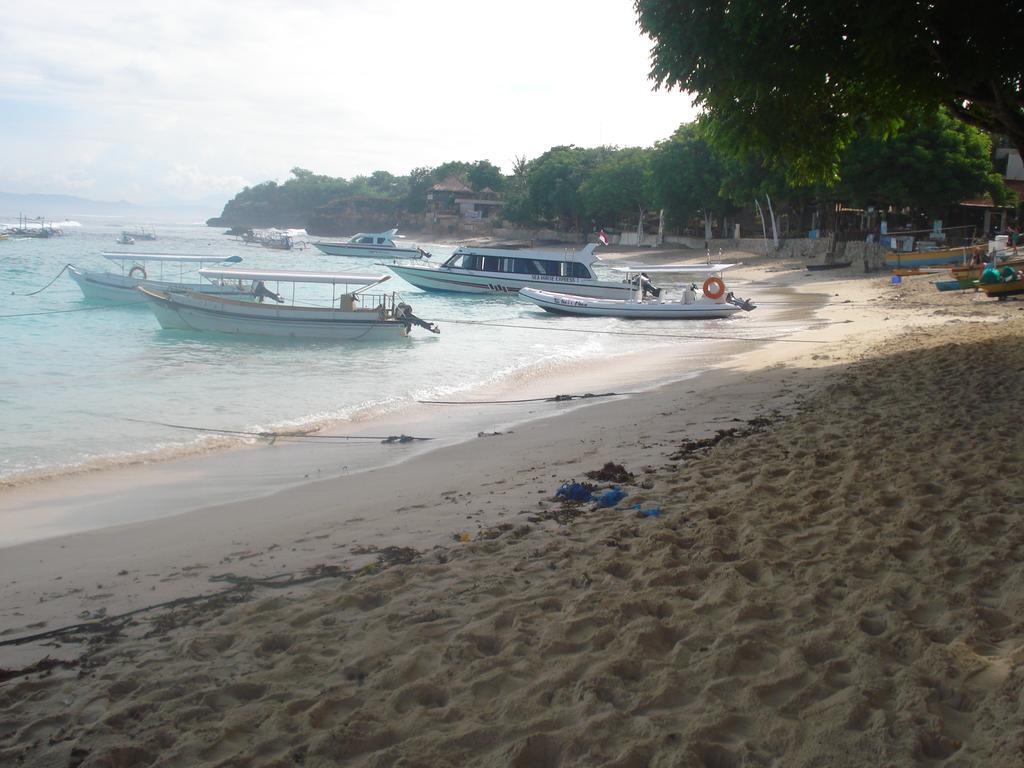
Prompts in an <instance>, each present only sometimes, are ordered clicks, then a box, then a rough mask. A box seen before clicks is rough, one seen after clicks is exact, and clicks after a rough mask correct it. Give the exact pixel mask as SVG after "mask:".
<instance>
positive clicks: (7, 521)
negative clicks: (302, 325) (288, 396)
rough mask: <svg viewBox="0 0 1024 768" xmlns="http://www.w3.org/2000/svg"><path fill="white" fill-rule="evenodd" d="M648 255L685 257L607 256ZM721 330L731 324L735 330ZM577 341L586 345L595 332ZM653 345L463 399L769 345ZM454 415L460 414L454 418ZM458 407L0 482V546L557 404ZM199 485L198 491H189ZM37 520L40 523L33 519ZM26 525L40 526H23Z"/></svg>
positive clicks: (385, 455) (386, 453)
mask: <svg viewBox="0 0 1024 768" xmlns="http://www.w3.org/2000/svg"><path fill="white" fill-rule="evenodd" d="M641 255H642V256H643V257H644V258H647V259H653V260H655V261H659V260H660V261H666V260H668V261H674V260H677V259H678V258H679V256H678V249H666V250H664V251H662V252H655V253H651V252H649V251H648V250H647V249H644V250H642V251H636V250H632V249H627V250H622V251H620V252H618V253H614V254H611V255H610V256H609V257H607V258H606V261H607V262H609V263H610V264H614V263H616V262H620V261H623V260H635V259H636V258H637V257H638V256H641ZM737 255H741V256H742V254H737ZM737 272H738V275H737V277H738V278H739V279H740V280H741V284H742V285H748V284H749V283H750V282H751V280H750V278H749V275H748V274H747V273H745V272H744V271H743V270H742V268H741V269H740V270H737ZM754 276H755V281H754V282H755V285H756V282H757V278H759V277H761V274H760V272H758V271H755V273H754ZM768 290H769V292H771V291H774V292H776V293H779V292H780V291H785V290H787V289H786V288H780V287H778V286H769V287H768ZM820 303H822V302H813V305H812V306H809V307H802V308H798V309H794V310H792V311H791V312H790V313H789V314H791V315H796V316H797V319H796V320H795V322H798V323H803V324H807V323H811V322H813V320H812V319H811V318H810V316H809V314H808V311H809V309H813V308H814V306H816V305H818V304H820ZM763 311H764V312H765V313H766V314H769V316H771V314H772V313H774V314H782V315H784V314H786V311H785V310H783V311H782V312H780V311H779V310H777V309H773V308H771V307H770V306H769V307H768V308H766V309H765V310H763ZM757 317H758V313H753V314H751V315H749V316H747V317H744V318H737V321H734V322H736V325H735V326H733V330H734V331H737V332H739V333H743V332H745V329H747V328H749V326H750V325H751V324H752V323H757ZM545 320H548V322H551V320H550V318H547V317H546V316H544V317H538V318H537V322H536V323H534V324H538V325H539V324H542V323H543V322H544V321H545ZM720 327H724V328H726V329H728V326H720ZM676 328H678V331H676V333H678V334H680V335H684V336H685V335H686V326H685V324H676ZM545 332H557V327H556V326H554V325H552V327H551V328H550V330H547V329H545ZM636 333H637V336H638V343H639V344H642V343H644V342H643V337H644V336H645V333H644V331H643V328H642V326H641V327H638V328H637V329H636ZM579 335H580V336H581V338H583V337H584V336H585V333H581V334H579ZM698 336H699V334H698ZM711 338H713V337H711V336H709V339H711ZM654 341H655V343H658V344H661V345H662V346H659V347H658V348H657V349H656V354H657V355H659V357H658V358H657V359H653V360H652V359H649V356H646V353H645V352H644V351H643V350H638V351H637V352H634V353H627V354H615V355H612V356H610V357H608V356H604V357H602V356H594V357H590V358H588V359H585V360H582V361H579V360H577V361H569V362H565V363H559V364H556V365H552V364H551V363H543V364H537V365H535V366H533V367H532V368H531V369H529V370H528V371H527V372H526V378H525V379H524V378H523V377H522V375H521V372H520V373H518V374H516V373H514V374H509V375H507V376H504V377H503V378H502V379H501V380H500V381H496V382H495V381H491V382H485V383H480V384H478V385H474V386H473V387H472V388H470V389H468V390H466V391H465V393H464V395H463V396H464V397H465V398H466V399H467V401H468V400H471V399H472V400H476V399H480V400H482V399H485V398H492V399H525V398H531V397H535V398H543V397H553V396H555V395H564V394H571V395H582V394H585V392H583V391H578V390H580V387H579V385H578V380H579V379H581V378H582V379H585V380H586V381H587V382H588V388H589V389H590V390H591V391H593V390H601V392H606V391H608V390H612V389H619V390H622V389H623V388H629V389H631V390H632V389H640V390H647V389H650V388H652V387H657V386H663V385H665V384H666V383H667V382H670V381H672V380H674V379H677V378H680V377H679V375H678V372H677V367H678V366H679V365H688V366H690V367H691V368H692V367H697V368H698V370H703V369H704V368H706V367H709V366H717V365H721V364H723V362H727V361H728V360H729V359H731V358H732V357H733V356H735V355H738V354H744V353H746V351H748V350H749V349H750V347H749V346H748V343H749V344H752V345H753V346H754V347H755V348H756V347H758V346H760V345H761V343H763V342H760V341H754V342H744V341H742V340H739V339H727V340H719V341H711V340H708V341H704V342H700V341H697V342H696V346H698V347H701V348H703V350H704V351H703V352H702V353H701V354H699V355H697V354H694V352H693V348H692V347H691V346H689V345H686V346H683V347H680V348H668V347H666V346H665V342H664V341H663V340H660V339H657V338H656V339H654ZM712 347H714V349H712ZM645 357H647V359H645ZM688 375H693V374H688ZM684 378H685V376H684ZM582 405H586V403H584V402H583V401H582V400H580V401H574V402H573V403H567V404H558V406H557V412H565V411H570V410H573V409H574V408H576V407H580V406H582ZM445 409H447V410H449V411H450V412H449V413H445V412H444V411H445ZM459 410H460V408H459V407H458V406H428V405H419V404H417V403H415V402H408V403H405V404H403V405H401V406H399V407H397V408H388V409H385V410H383V411H375V412H372V413H370V414H369V415H363V414H360V413H358V412H357V414H356V415H355V417H354V418H351V419H350V420H347V421H342V422H337V423H333V424H330V425H328V426H326V427H324V428H322V429H319V430H317V431H316V432H314V433H313V434H315V435H316V437H315V438H310V439H309V440H307V441H306V442H308V443H310V445H303V444H301V442H302V441H301V440H300V441H294V440H292V441H289V440H287V439H282V440H280V441H276V442H275V444H273V445H270V446H268V445H267V444H266V441H263V440H258V439H250V440H244V441H243V440H240V439H239V440H235V439H231V438H222V437H220V436H217V435H208V436H206V438H205V440H204V442H205V443H206V445H204V446H203V447H196V448H192V447H189V448H187V449H185V450H184V451H183V453H181V454H178V453H177V451H175V452H173V453H172V454H170V455H163V454H153V453H151V452H146V453H143V454H141V455H139V457H138V458H129V459H124V460H112V461H111V462H110V463H107V462H106V461H104V462H103V463H102V464H100V465H98V466H97V465H94V466H88V465H86V466H81V467H76V468H73V469H71V470H70V471H57V472H54V473H52V474H51V473H44V474H41V475H40V476H38V477H34V478H32V479H30V480H24V481H18V480H15V481H13V482H9V483H0V509H3V510H4V511H3V512H2V513H0V519H2V520H3V522H4V529H5V531H16V530H18V529H19V527H22V528H24V530H23V532H22V533H21V534H20V535H18V534H11V533H7V534H6V536H0V549H4V548H7V547H11V546H20V545H22V544H25V543H31V542H33V541H38V540H41V539H45V538H52V537H54V536H60V535H67V534H72V533H81V532H85V531H88V530H96V529H102V528H106V527H113V526H116V525H120V524H130V523H132V522H147V521H150V520H154V519H160V518H161V517H165V516H172V515H175V514H180V513H181V512H183V511H192V510H196V509H200V508H202V507H205V506H209V505H210V504H211V503H226V502H228V501H230V500H233V499H238V498H241V499H248V500H251V499H255V498H259V497H261V496H265V495H267V494H270V493H274V492H279V491H283V490H286V489H288V488H294V487H296V486H300V485H301V484H302V483H303V482H305V481H307V480H310V479H322V478H331V477H340V476H345V475H354V474H358V473H361V472H365V471H368V470H372V469H377V468H386V467H391V466H395V465H399V464H401V463H404V462H406V461H408V460H410V458H411V457H414V456H418V455H420V454H422V453H425V452H428V451H430V450H436V449H438V448H440V447H445V446H449V445H452V444H455V443H458V442H462V441H469V440H472V439H474V437H473V436H474V435H477V434H478V433H481V432H493V431H497V430H502V431H504V430H507V429H509V428H514V426H515V425H516V424H519V423H528V422H529V421H532V420H534V419H537V418H546V417H547V416H548V415H551V414H550V412H551V411H552V410H553V409H552V408H551V407H546V408H545V407H544V406H543V405H541V404H538V405H537V406H532V410H530V409H529V408H528V407H524V406H511V405H510V406H505V407H495V406H493V405H488V406H486V408H485V409H484V410H483V411H480V412H479V413H477V414H476V415H474V414H472V413H471V409H470V408H469V407H463V408H462V409H461V410H462V411H463V413H454V411H459ZM374 433H380V434H381V435H383V434H393V435H396V436H397V435H399V434H414V435H423V434H428V433H429V436H430V437H433V438H435V439H434V440H432V441H431V442H429V443H419V444H416V443H414V444H406V445H401V446H389V447H381V446H375V445H373V444H372V443H371V442H370V441H369V440H365V439H364V437H363V436H366V435H372V434H374ZM339 435H352V436H354V437H355V438H356V439H355V440H353V441H352V442H345V443H340V444H339V443H334V442H333V441H331V444H330V447H329V446H328V445H326V444H324V443H326V442H327V441H326V440H324V441H323V442H321V443H320V444H319V445H316V444H315V443H314V441H315V440H316V439H317V438H330V437H335V436H339ZM313 445H316V447H312V446H313ZM271 451H273V454H272V453H271ZM346 454H347V455H346ZM190 488H192V489H194V491H193V492H192V493H191V494H190V493H189V489H190ZM140 492H142V493H147V494H148V495H149V499H150V501H148V502H147V504H146V506H147V510H146V511H145V512H143V513H140V512H137V511H136V512H133V509H137V507H138V506H139V504H138V502H137V499H136V497H135V494H136V493H140ZM101 495H103V496H105V498H101ZM78 500H82V501H78ZM30 519H31V520H32V522H31V524H29V523H28V521H29V520H30ZM28 525H31V529H29V528H27V527H25V526H28Z"/></svg>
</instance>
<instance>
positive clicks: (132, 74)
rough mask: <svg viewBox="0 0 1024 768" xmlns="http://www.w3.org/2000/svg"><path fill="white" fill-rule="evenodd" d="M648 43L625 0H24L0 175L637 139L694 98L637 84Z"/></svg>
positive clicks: (422, 156)
mask: <svg viewBox="0 0 1024 768" xmlns="http://www.w3.org/2000/svg"><path fill="white" fill-rule="evenodd" d="M649 47H650V44H649V41H647V40H646V39H645V38H643V37H642V36H641V35H640V33H639V30H638V29H637V27H636V24H635V19H634V12H633V9H632V3H631V2H629V1H628V0H597V1H596V2H582V1H580V0H577V2H562V3H551V2H540V0H521V2H520V3H518V4H517V5H515V6H511V5H506V6H481V5H480V4H479V3H478V2H470V1H469V0H440V1H439V2H436V3H422V2H414V1H413V0H378V1H377V2H356V1H353V0H347V1H343V2H327V1H326V0H325V1H324V2H317V1H316V0H307V1H306V2H295V0H292V1H290V2H289V1H288V0H280V1H278V0H256V1H255V2H248V3H244V4H242V3H230V2H226V0H208V1H207V2H198V1H197V0H181V1H180V2H176V3H174V4H171V5H168V4H166V3H159V4H158V3H155V2H152V1H151V0H143V1H141V2H123V1H122V0H108V1H107V2H91V3H78V4H69V3H66V2H64V1H59V0H37V3H36V4H35V5H34V6H33V12H32V13H31V14H18V15H13V16H11V17H8V18H7V19H6V21H5V25H4V26H3V27H0V110H2V111H3V112H5V113H6V114H7V115H10V116H12V119H11V120H3V121H0V141H2V142H3V144H4V145H5V146H19V147H21V148H22V149H23V150H24V151H20V152H18V153H15V154H13V155H8V159H10V160H12V162H11V163H5V166H4V167H2V168H0V189H4V190H5V191H26V192H27V191H40V192H44V191H54V189H53V188H52V186H46V185H52V184H54V181H53V180H54V178H58V179H59V178H62V174H65V172H67V175H68V176H70V175H71V174H70V172H71V171H72V170H74V172H75V174H80V173H85V174H86V175H87V176H88V177H89V178H91V179H92V182H93V189H94V190H95V193H96V194H97V195H100V196H103V197H107V198H116V197H124V196H128V194H129V192H130V193H131V194H132V195H138V194H139V192H138V190H140V189H141V190H143V192H142V196H143V197H144V198H147V199H142V200H138V201H139V202H156V201H170V200H175V199H189V198H187V197H186V198H182V196H189V195H191V196H195V195H199V194H209V193H210V192H222V191H223V192H224V193H225V194H226V195H227V196H230V194H233V192H234V191H236V190H235V189H231V188H230V187H229V185H230V184H241V183H243V182H242V180H243V179H245V180H249V182H250V183H252V182H254V181H260V180H263V179H266V178H278V179H282V178H284V177H285V176H286V175H287V173H288V169H290V168H292V167H293V166H296V165H301V166H303V167H306V168H310V169H312V170H315V171H317V172H320V173H327V174H331V175H338V176H346V177H351V176H353V175H356V174H363V173H369V172H372V171H373V170H377V169H382V170H388V171H391V172H392V173H406V172H408V170H409V169H411V168H413V167H415V166H422V165H437V164H439V163H441V162H444V161H446V160H479V159H489V160H491V161H492V162H494V163H496V164H498V165H499V166H502V167H503V168H504V169H505V170H511V164H512V161H513V158H514V157H516V156H517V155H526V156H527V157H535V156H536V155H538V154H540V153H541V152H543V151H545V150H546V149H548V148H549V147H551V146H554V145H557V144H563V143H573V144H577V145H580V146H594V145H597V144H601V143H605V144H617V145H623V146H625V145H641V146H643V145H650V144H652V143H653V142H655V141H657V140H660V139H663V138H666V137H668V136H669V135H670V134H671V133H672V131H673V130H675V128H676V126H678V124H679V123H680V122H682V121H684V120H686V119H690V117H691V116H692V114H693V110H692V108H691V107H690V101H689V99H688V98H687V97H686V96H685V95H682V94H678V93H664V92H659V93H653V92H652V91H651V86H650V83H649V81H648V80H647V70H648V67H649V63H648V50H649ZM33 146H35V147H36V149H40V150H41V149H43V148H44V147H45V153H41V152H39V151H36V152H34V153H33V152H31V151H30V150H31V149H32V147H33ZM41 154H45V159H43V160H42V162H40V155H41ZM32 155H35V156H32ZM89 174H91V176H90V175H89ZM76 178H78V176H77V175H76ZM70 183H71V181H70V178H69V179H68V181H67V184H70ZM10 185H15V186H19V187H21V188H20V189H6V188H7V187H8V186H10ZM204 185H208V186H204ZM30 187H32V188H30Z"/></svg>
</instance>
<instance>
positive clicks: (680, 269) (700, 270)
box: [611, 263, 740, 275]
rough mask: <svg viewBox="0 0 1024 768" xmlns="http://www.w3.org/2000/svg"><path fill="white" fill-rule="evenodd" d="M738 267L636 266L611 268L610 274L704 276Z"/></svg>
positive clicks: (714, 265) (713, 265) (711, 265)
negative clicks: (662, 273) (639, 273)
mask: <svg viewBox="0 0 1024 768" xmlns="http://www.w3.org/2000/svg"><path fill="white" fill-rule="evenodd" d="M738 266H740V265H739V263H736V264H652V265H650V266H644V265H643V264H637V265H633V266H629V267H612V268H611V271H612V272H647V273H651V272H655V273H658V272H675V273H680V274H699V275H706V274H710V273H712V272H724V271H725V270H727V269H732V268H733V267H738Z"/></svg>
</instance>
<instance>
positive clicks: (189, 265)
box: [67, 253, 250, 302]
mask: <svg viewBox="0 0 1024 768" xmlns="http://www.w3.org/2000/svg"><path fill="white" fill-rule="evenodd" d="M102 255H103V256H104V257H105V258H107V259H109V260H110V261H112V262H114V263H115V264H119V265H120V267H121V269H120V272H100V271H97V270H87V269H79V268H78V267H76V266H75V265H74V264H68V266H67V270H68V274H69V275H71V279H72V280H74V281H75V282H76V283H78V287H79V288H81V289H82V294H83V295H84V296H85V298H87V299H101V300H103V301H123V302H138V301H139V295H138V293H136V290H135V289H136V288H138V287H139V286H140V285H147V286H149V287H151V288H155V289H157V290H174V291H201V292H203V293H214V294H228V295H238V294H247V293H248V292H249V289H250V286H249V285H248V284H241V285H240V284H237V283H211V282H203V281H202V280H199V279H195V278H194V277H193V275H194V274H195V270H196V269H197V268H199V267H202V266H203V265H204V264H207V265H210V266H213V265H214V264H222V263H230V264H237V263H238V262H240V261H241V260H242V257H241V256H212V255H211V256H200V255H193V254H180V253H104V254H102Z"/></svg>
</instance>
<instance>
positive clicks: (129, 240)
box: [117, 232, 135, 245]
mask: <svg viewBox="0 0 1024 768" xmlns="http://www.w3.org/2000/svg"><path fill="white" fill-rule="evenodd" d="M117 243H118V245H135V238H134V237H132V236H131V235H129V234H128V233H127V232H122V233H121V236H120V237H119V238H117Z"/></svg>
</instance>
